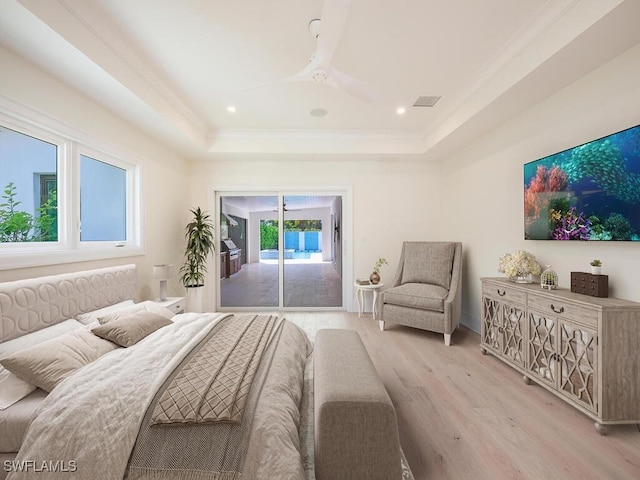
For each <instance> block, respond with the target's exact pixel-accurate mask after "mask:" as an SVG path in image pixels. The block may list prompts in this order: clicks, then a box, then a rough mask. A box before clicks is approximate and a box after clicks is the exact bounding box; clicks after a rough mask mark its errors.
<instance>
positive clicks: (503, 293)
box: [498, 289, 507, 297]
mask: <svg viewBox="0 0 640 480" xmlns="http://www.w3.org/2000/svg"><path fill="white" fill-rule="evenodd" d="M506 294H507V292H506V291H505V290H503V291H502V292H501V291H500V289H498V295H500V296H501V297H504V296H505V295H506Z"/></svg>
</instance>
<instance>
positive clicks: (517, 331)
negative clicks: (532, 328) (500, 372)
mask: <svg viewBox="0 0 640 480" xmlns="http://www.w3.org/2000/svg"><path fill="white" fill-rule="evenodd" d="M524 328H525V323H524V308H523V307H519V306H515V305H509V304H507V303H505V304H503V305H502V325H501V327H500V333H501V335H502V354H503V355H504V356H505V357H507V358H509V359H510V360H511V361H513V362H514V363H516V364H517V365H520V366H521V367H524V355H525V349H524V335H523V331H524Z"/></svg>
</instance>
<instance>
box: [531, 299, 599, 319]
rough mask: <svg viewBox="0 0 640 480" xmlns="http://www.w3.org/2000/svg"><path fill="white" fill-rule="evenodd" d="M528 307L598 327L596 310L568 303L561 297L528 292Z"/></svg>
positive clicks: (545, 313)
mask: <svg viewBox="0 0 640 480" xmlns="http://www.w3.org/2000/svg"><path fill="white" fill-rule="evenodd" d="M530 308H532V309H535V310H537V311H538V312H540V313H542V314H544V315H549V316H552V317H561V318H566V319H567V320H573V321H576V322H580V323H582V324H584V325H588V326H591V327H594V328H597V327H598V312H597V310H592V309H590V308H585V307H581V306H578V305H575V304H573V303H568V302H565V301H563V300H562V299H557V298H549V297H543V296H538V295H535V294H531V293H530V294H529V296H528V297H527V309H530Z"/></svg>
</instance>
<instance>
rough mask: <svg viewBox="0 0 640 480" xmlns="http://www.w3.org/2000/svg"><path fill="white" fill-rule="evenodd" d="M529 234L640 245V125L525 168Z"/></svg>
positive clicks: (528, 236) (526, 233) (530, 237)
mask: <svg viewBox="0 0 640 480" xmlns="http://www.w3.org/2000/svg"><path fill="white" fill-rule="evenodd" d="M524 236H525V239H528V240H619V241H640V125H637V126H635V127H632V128H629V129H627V130H623V131H621V132H618V133H614V134H612V135H608V136H606V137H602V138H599V139H598V140H593V141H591V142H588V143H585V144H583V145H579V146H577V147H574V148H570V149H568V150H564V151H562V152H559V153H556V154H554V155H550V156H548V157H544V158H541V159H539V160H536V161H535V162H530V163H527V164H525V165H524Z"/></svg>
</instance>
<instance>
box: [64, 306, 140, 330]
mask: <svg viewBox="0 0 640 480" xmlns="http://www.w3.org/2000/svg"><path fill="white" fill-rule="evenodd" d="M131 305H135V304H134V302H133V300H125V301H123V302H120V303H115V304H113V305H109V306H107V307H103V308H99V309H98V310H93V311H91V312H87V313H79V314H78V315H76V319H77V320H78V321H79V322H80V323H82V324H83V325H89V324H90V323H93V322H95V321H96V320H98V317H101V316H103V315H106V314H108V313H112V312H115V311H118V310H121V309H123V308H127V307H130V306H131Z"/></svg>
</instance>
